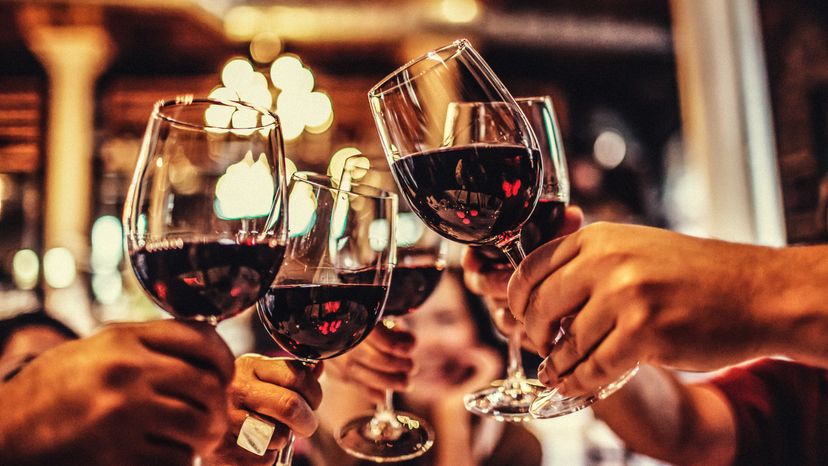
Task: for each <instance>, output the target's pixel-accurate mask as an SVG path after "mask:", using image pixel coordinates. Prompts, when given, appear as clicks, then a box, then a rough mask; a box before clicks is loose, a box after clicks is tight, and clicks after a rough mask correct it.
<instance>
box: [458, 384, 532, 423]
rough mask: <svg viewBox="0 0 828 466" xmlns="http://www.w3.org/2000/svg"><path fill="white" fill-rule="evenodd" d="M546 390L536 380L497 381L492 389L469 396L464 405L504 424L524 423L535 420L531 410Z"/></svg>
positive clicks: (465, 398) (476, 412) (464, 400)
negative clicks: (538, 397)
mask: <svg viewBox="0 0 828 466" xmlns="http://www.w3.org/2000/svg"><path fill="white" fill-rule="evenodd" d="M544 390H545V387H544V386H543V385H541V384H540V382H538V381H536V380H525V381H521V382H520V383H517V384H509V383H506V382H504V381H496V382H494V383H493V384H492V386H491V387H488V388H484V389H482V390H478V391H476V392H473V393H469V394H467V395H466V396H465V397H463V403H464V404H465V405H466V409H467V410H468V411H470V412H472V413H474V414H478V415H481V416H488V417H493V418H494V419H496V420H498V421H503V422H524V421H530V420H532V419H533V417H532V415H531V414H530V413H529V408H530V407H531V406H532V402H533V401H535V398H537V396H538V395H540V394H541V392H543V391H544Z"/></svg>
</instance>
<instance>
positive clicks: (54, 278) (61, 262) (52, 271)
mask: <svg viewBox="0 0 828 466" xmlns="http://www.w3.org/2000/svg"><path fill="white" fill-rule="evenodd" d="M77 273H78V271H77V267H76V265H75V257H74V256H73V255H72V252H71V251H69V250H68V249H66V248H52V249H50V250H48V251H46V254H44V255H43V278H45V279H46V283H47V284H48V285H49V286H51V287H52V288H66V287H67V286H69V285H71V284H72V282H74V281H75V278H76V277H77Z"/></svg>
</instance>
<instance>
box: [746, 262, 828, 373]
mask: <svg viewBox="0 0 828 466" xmlns="http://www.w3.org/2000/svg"><path fill="white" fill-rule="evenodd" d="M775 256H776V260H775V261H774V262H775V266H772V267H770V268H769V274H772V275H769V276H767V277H765V279H764V280H763V282H764V283H768V284H773V283H776V285H775V286H774V285H771V286H770V288H769V290H767V291H768V293H767V296H769V299H768V304H767V305H766V306H765V308H764V309H762V311H761V312H760V313H759V314H760V316H762V318H763V320H764V322H765V324H766V326H767V327H768V328H769V335H770V337H769V338H768V341H767V345H768V351H765V352H764V354H762V355H772V354H783V355H786V356H789V357H792V358H796V359H800V360H803V361H805V362H810V363H812V364H818V365H821V366H823V367H828V246H807V247H790V248H783V249H778V250H776V254H775Z"/></svg>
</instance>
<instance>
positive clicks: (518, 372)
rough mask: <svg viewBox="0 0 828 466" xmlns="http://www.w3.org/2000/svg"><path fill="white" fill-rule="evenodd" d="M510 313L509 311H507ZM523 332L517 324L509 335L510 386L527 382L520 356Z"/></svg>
mask: <svg viewBox="0 0 828 466" xmlns="http://www.w3.org/2000/svg"><path fill="white" fill-rule="evenodd" d="M506 311H507V312H508V309H507V310H506ZM522 337H523V330H522V329H521V328H520V325H517V324H515V326H514V327H513V328H512V331H511V333H509V339H508V345H509V366H508V367H507V368H506V381H507V383H508V384H509V385H519V384H520V383H521V382H523V381H524V380H525V375H524V372H523V360H522V358H521V354H520V347H521V338H522Z"/></svg>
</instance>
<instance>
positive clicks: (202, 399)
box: [147, 355, 226, 412]
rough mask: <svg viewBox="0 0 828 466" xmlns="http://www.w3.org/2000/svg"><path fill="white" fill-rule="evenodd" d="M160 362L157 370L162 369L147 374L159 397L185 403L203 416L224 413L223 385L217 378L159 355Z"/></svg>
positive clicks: (207, 372) (210, 373) (212, 374)
mask: <svg viewBox="0 0 828 466" xmlns="http://www.w3.org/2000/svg"><path fill="white" fill-rule="evenodd" d="M158 358H159V360H160V364H159V365H157V366H156V367H158V368H159V369H156V370H152V371H150V372H149V373H148V374H147V376H148V377H149V381H150V384H151V385H152V387H153V388H154V389H155V391H156V392H157V393H160V394H163V395H165V396H169V397H172V398H177V399H180V400H182V401H185V402H187V403H188V404H190V405H191V406H193V407H195V408H197V409H199V410H201V411H204V412H210V411H213V410H217V409H218V410H224V409H225V403H226V398H225V390H224V384H223V383H222V381H221V379H220V378H219V376H218V374H216V373H215V372H213V371H207V370H204V369H199V368H197V367H194V366H191V365H189V364H187V363H186V362H184V361H181V360H180V359H176V358H173V357H170V356H164V355H159V356H158ZM161 358H163V359H161Z"/></svg>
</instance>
